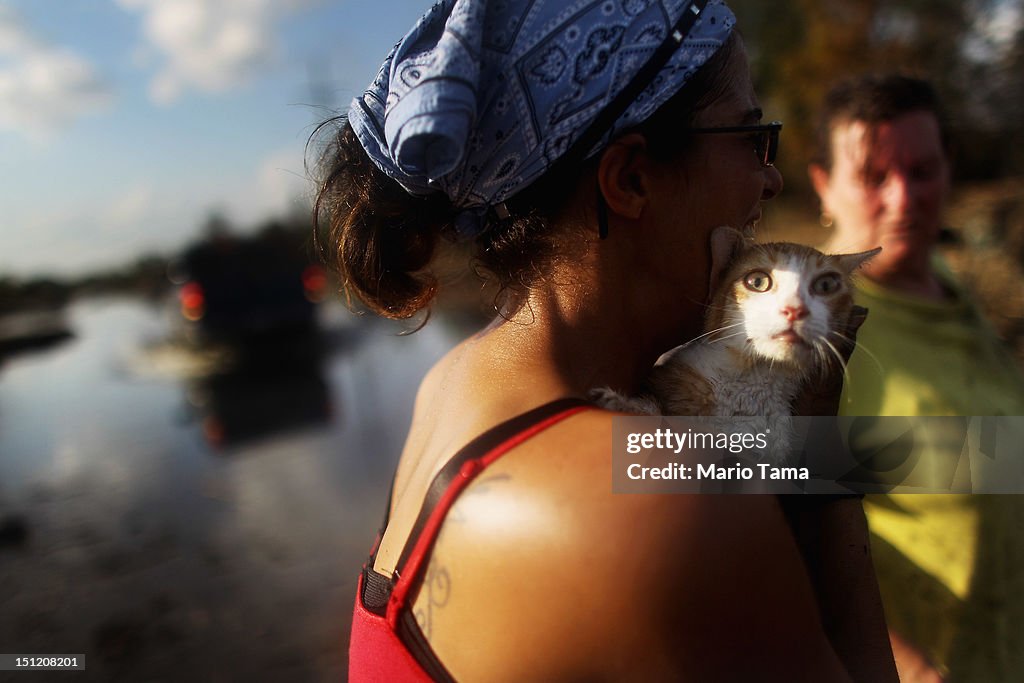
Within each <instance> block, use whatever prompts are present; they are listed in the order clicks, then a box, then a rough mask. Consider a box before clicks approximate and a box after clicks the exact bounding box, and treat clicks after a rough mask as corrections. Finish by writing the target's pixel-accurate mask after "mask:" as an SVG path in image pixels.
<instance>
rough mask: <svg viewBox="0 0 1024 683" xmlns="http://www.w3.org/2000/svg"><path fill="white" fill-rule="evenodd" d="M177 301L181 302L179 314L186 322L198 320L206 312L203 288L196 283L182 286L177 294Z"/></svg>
mask: <svg viewBox="0 0 1024 683" xmlns="http://www.w3.org/2000/svg"><path fill="white" fill-rule="evenodd" d="M178 299H179V301H180V302H181V314H182V315H183V316H184V317H185V319H186V320H193V321H195V320H199V319H200V318H202V317H203V313H205V312H206V298H205V297H204V296H203V288H202V287H200V286H199V284H198V283H196V282H189V283H186V284H185V285H184V286H182V288H181V290H180V291H179V292H178Z"/></svg>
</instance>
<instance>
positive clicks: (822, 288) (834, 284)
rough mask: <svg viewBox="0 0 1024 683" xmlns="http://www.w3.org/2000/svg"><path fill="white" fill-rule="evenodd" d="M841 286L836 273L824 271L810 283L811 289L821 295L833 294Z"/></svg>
mask: <svg viewBox="0 0 1024 683" xmlns="http://www.w3.org/2000/svg"><path fill="white" fill-rule="evenodd" d="M841 287H842V281H841V280H840V279H839V274H838V273H825V274H824V275H821V276H820V277H818V278H817V279H816V280H815V281H814V282H812V283H811V291H812V292H814V293H815V294H818V295H822V296H827V295H829V294H835V293H836V292H838V291H839V289H840V288H841Z"/></svg>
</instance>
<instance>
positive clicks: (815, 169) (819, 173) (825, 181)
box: [807, 164, 830, 211]
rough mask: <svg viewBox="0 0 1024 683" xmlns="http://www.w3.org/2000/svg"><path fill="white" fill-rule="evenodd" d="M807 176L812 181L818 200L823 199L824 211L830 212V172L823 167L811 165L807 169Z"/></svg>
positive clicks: (822, 206)
mask: <svg viewBox="0 0 1024 683" xmlns="http://www.w3.org/2000/svg"><path fill="white" fill-rule="evenodd" d="M807 176H808V177H809V178H810V179H811V187H813V188H814V191H815V192H816V193H817V194H818V198H819V199H821V208H822V210H824V211H828V205H827V204H828V195H829V191H828V188H829V184H830V183H829V180H830V178H829V172H828V171H826V170H825V168H824V167H823V166H820V165H818V164H811V165H810V166H808V167H807Z"/></svg>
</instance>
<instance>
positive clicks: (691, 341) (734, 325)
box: [683, 320, 743, 346]
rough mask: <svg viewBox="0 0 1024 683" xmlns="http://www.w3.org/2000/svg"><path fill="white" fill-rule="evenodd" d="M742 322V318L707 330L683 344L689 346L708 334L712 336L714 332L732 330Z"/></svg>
mask: <svg viewBox="0 0 1024 683" xmlns="http://www.w3.org/2000/svg"><path fill="white" fill-rule="evenodd" d="M742 324H743V321H742V320H741V321H739V322H737V323H733V324H732V325H723V326H722V327H719V328H718V329H715V330H711V331H710V332H705V333H704V334H702V335H699V336H696V337H694V338H693V339H691V340H690V341H688V342H686V343H685V344H683V346H689V345H690V344H692V343H694V342H696V341H698V340H700V339H703V338H704V337H707V336H710V335H712V334H715V333H716V332H724V331H725V330H731V329H732V328H734V327H739V326H740V325H742Z"/></svg>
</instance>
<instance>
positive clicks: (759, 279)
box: [743, 270, 772, 292]
mask: <svg viewBox="0 0 1024 683" xmlns="http://www.w3.org/2000/svg"><path fill="white" fill-rule="evenodd" d="M743 286H744V287H746V288H747V289H749V290H750V291H752V292H767V291H768V290H769V289H771V288H772V276H771V275H769V274H768V273H766V272H764V271H763V270H754V271H751V272H749V273H747V276H746V277H745V278H743Z"/></svg>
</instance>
